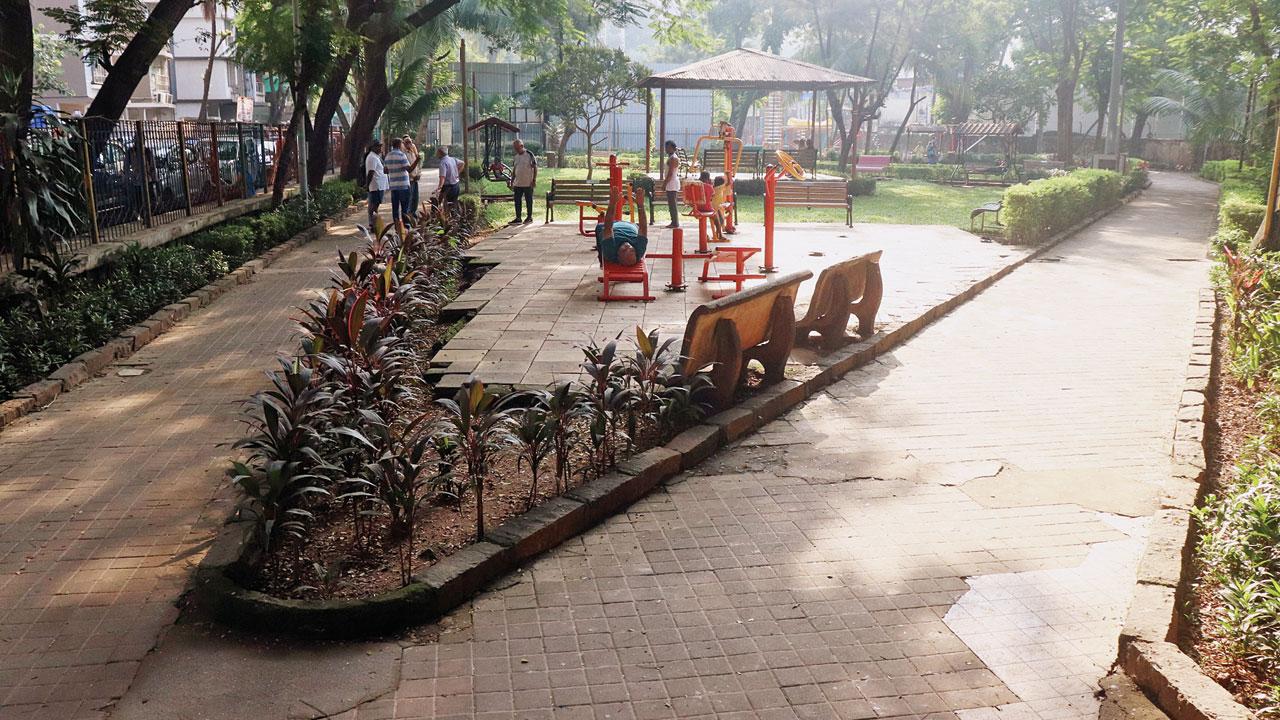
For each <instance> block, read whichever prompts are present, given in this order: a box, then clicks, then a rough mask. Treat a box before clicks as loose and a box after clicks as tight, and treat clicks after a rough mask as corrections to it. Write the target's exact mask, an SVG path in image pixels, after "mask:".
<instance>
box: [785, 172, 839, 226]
mask: <svg viewBox="0 0 1280 720" xmlns="http://www.w3.org/2000/svg"><path fill="white" fill-rule="evenodd" d="M773 197H774V200H773V204H774V207H805V208H844V211H845V224H846V225H848V226H849V227H853V196H852V195H850V194H849V184H848V183H847V182H845V181H844V180H783V181H781V182H779V183H778V187H777V189H776V190H775V191H774V196H773Z"/></svg>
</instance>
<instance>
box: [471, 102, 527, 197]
mask: <svg viewBox="0 0 1280 720" xmlns="http://www.w3.org/2000/svg"><path fill="white" fill-rule="evenodd" d="M477 130H479V131H480V140H481V142H483V143H484V176H485V178H486V179H487V180H489V181H491V182H497V183H507V184H508V185H510V183H511V168H510V167H508V166H507V164H506V163H505V162H503V160H502V146H503V139H502V134H503V133H504V132H509V133H512V134H513V135H519V134H520V128H518V127H516V126H515V125H512V124H511V123H509V122H507V121H506V120H503V119H501V118H497V117H493V116H490V117H487V118H485V119H483V120H481V121H479V122H477V123H476V124H474V125H472V126H471V127H469V128H467V132H475V131H477Z"/></svg>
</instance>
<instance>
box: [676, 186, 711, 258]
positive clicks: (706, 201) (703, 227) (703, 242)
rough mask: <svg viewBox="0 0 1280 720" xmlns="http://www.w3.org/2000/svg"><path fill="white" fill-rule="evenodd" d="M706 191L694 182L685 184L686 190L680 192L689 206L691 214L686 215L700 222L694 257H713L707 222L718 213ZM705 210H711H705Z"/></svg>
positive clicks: (704, 187)
mask: <svg viewBox="0 0 1280 720" xmlns="http://www.w3.org/2000/svg"><path fill="white" fill-rule="evenodd" d="M706 190H707V188H706V186H705V185H703V184H702V183H701V182H698V181H694V182H690V183H685V185H684V188H683V189H681V191H680V194H681V198H682V199H683V200H684V203H685V204H686V205H688V206H689V212H687V213H685V214H686V215H687V216H689V217H692V218H697V220H698V250H697V252H694V253H690V255H692V256H702V257H709V256H710V255H711V250H710V249H709V248H708V247H707V244H708V243H709V242H710V241H711V238H710V236H709V234H708V233H707V221H708V220H710V219H711V218H713V217H715V214H716V211H715V208H711V198H709V197H707V192H706ZM703 208H711V209H710V210H705V209H703Z"/></svg>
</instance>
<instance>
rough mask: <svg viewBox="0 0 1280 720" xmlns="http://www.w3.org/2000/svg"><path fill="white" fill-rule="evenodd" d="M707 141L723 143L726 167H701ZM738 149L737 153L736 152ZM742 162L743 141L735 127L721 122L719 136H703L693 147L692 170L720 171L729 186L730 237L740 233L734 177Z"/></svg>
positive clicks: (727, 219) (727, 221)
mask: <svg viewBox="0 0 1280 720" xmlns="http://www.w3.org/2000/svg"><path fill="white" fill-rule="evenodd" d="M705 141H710V142H719V143H723V147H724V167H723V168H716V169H714V170H713V169H712V168H706V167H701V166H700V164H699V163H700V162H701V158H702V155H701V150H702V143H703V142H705ZM735 148H736V151H735ZM741 162H742V140H741V139H740V138H738V137H737V136H736V135H735V134H734V129H733V126H732V125H730V124H729V123H727V122H725V121H723V120H721V121H720V131H719V134H718V135H703V136H702V137H699V138H698V141H697V142H696V143H695V144H694V146H693V163H692V164H691V165H690V168H689V169H690V170H691V171H693V173H694V174H695V175H696V174H698V173H700V172H702V171H703V170H706V171H707V172H715V171H720V172H723V174H724V184H725V185H726V186H727V189H726V190H725V200H726V201H727V202H728V207H727V208H725V213H724V231H725V233H726V234H728V235H732V234H734V233H736V232H737V231H738V229H737V221H738V200H737V195H736V193H734V191H733V177H734V175H735V174H736V173H737V171H738V165H739V164H740V163H741Z"/></svg>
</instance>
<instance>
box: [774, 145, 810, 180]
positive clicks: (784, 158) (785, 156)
mask: <svg viewBox="0 0 1280 720" xmlns="http://www.w3.org/2000/svg"><path fill="white" fill-rule="evenodd" d="M776 154H777V156H778V165H780V166H781V167H782V170H783V171H784V172H786V173H787V174H788V175H790V176H791V177H793V178H795V179H796V180H803V179H804V167H803V166H802V165H800V163H798V162H796V159H795V158H793V157H791V153H789V152H787V151H786V150H779V151H777V153H776ZM768 170H769V169H768V168H765V172H768Z"/></svg>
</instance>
